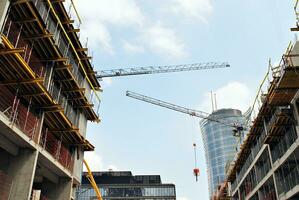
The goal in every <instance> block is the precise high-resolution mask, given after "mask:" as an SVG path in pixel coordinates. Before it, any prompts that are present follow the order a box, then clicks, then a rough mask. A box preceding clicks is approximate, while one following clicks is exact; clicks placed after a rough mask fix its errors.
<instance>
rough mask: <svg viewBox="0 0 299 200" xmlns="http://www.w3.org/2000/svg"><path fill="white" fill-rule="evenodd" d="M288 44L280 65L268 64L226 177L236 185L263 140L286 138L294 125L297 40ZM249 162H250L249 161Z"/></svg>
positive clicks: (298, 83)
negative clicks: (237, 178) (293, 102)
mask: <svg viewBox="0 0 299 200" xmlns="http://www.w3.org/2000/svg"><path fill="white" fill-rule="evenodd" d="M295 45H296V46H294V45H293V44H291V43H290V44H289V46H288V48H287V50H286V52H285V53H284V54H283V56H282V59H281V61H280V63H279V65H278V66H275V67H273V66H272V65H271V64H269V69H268V72H267V73H266V76H265V78H264V79H263V81H262V83H261V86H260V88H259V90H258V93H257V95H256V98H255V100H254V104H253V106H252V110H251V119H250V120H251V126H250V129H249V132H248V133H247V134H246V136H245V137H244V139H243V143H242V144H241V145H240V151H238V153H237V154H236V156H235V158H234V161H233V162H232V163H231V165H230V167H229V169H228V172H227V176H228V181H230V182H233V184H235V183H234V182H235V179H236V174H237V173H238V174H239V176H242V174H244V173H245V171H246V169H247V167H249V164H250V163H251V162H250V159H248V158H251V157H253V158H254V157H255V156H256V154H257V151H254V150H255V149H260V147H261V145H263V144H264V143H267V144H270V143H272V142H275V141H277V140H279V139H280V138H281V137H283V136H284V135H283V133H284V131H283V128H284V127H286V126H288V127H289V126H292V123H293V120H292V118H293V116H292V110H291V108H290V106H289V105H290V103H291V101H292V99H293V98H294V96H295V94H296V92H297V91H298V89H299V73H298V72H299V71H298V70H299V66H298V62H299V59H298V56H299V54H298V53H297V52H296V51H298V50H297V49H298V45H299V44H298V43H296V44H295ZM246 163H248V164H246Z"/></svg>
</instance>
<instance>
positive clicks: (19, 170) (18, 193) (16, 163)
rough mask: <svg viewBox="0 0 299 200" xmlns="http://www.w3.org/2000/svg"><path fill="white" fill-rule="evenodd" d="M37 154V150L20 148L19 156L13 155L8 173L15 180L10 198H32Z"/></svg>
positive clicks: (20, 199) (26, 199)
mask: <svg viewBox="0 0 299 200" xmlns="http://www.w3.org/2000/svg"><path fill="white" fill-rule="evenodd" d="M37 156H38V152H37V151H34V150H31V149H20V151H19V154H18V155H17V156H15V157H11V159H10V161H9V168H8V175H9V176H11V177H12V180H13V183H12V190H11V194H10V199H18V200H29V199H30V195H31V190H32V185H33V179H34V175H35V169H36V163H37Z"/></svg>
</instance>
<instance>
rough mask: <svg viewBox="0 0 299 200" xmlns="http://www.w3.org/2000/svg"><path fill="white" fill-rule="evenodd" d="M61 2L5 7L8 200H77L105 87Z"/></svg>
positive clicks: (2, 167) (2, 64)
mask: <svg viewBox="0 0 299 200" xmlns="http://www.w3.org/2000/svg"><path fill="white" fill-rule="evenodd" d="M73 22H74V20H73V19H71V18H70V17H69V15H68V12H67V11H66V8H65V7H64V4H63V1H61V0H51V1H50V0H11V1H10V0H2V1H0V28H1V29H0V30H1V32H0V34H1V38H0V41H1V43H0V72H1V73H0V95H1V98H0V111H1V112H0V127H1V128H0V199H1V200H5V199H16V200H28V199H30V197H31V198H34V196H39V197H38V198H37V199H58V200H66V199H74V198H75V193H76V191H75V190H76V187H77V186H78V185H79V184H80V182H81V172H82V161H83V154H84V151H91V150H93V149H94V147H93V146H92V144H90V143H89V142H88V141H87V140H86V139H85V135H86V125H87V121H88V120H89V121H95V122H98V121H99V116H98V109H99V103H100V101H99V98H98V95H97V91H99V90H100V85H99V82H98V81H97V79H96V76H95V72H94V70H93V67H92V64H91V61H90V59H91V57H90V56H88V55H87V48H86V47H83V46H82V44H81V43H80V41H79V37H78V31H79V29H78V28H75V27H74V25H73Z"/></svg>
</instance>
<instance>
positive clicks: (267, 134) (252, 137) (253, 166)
mask: <svg viewBox="0 0 299 200" xmlns="http://www.w3.org/2000/svg"><path fill="white" fill-rule="evenodd" d="M298 55H299V43H298V42H295V44H294V45H293V44H291V45H290V46H289V47H288V49H287V51H286V52H285V54H284V55H283V57H282V60H281V62H280V64H279V66H278V67H275V68H271V70H270V69H269V72H268V73H267V75H266V77H265V79H264V81H263V83H262V85H261V88H264V89H265V90H264V92H262V90H259V93H258V96H257V101H256V103H255V104H254V105H255V106H254V107H253V119H252V126H251V128H250V130H249V133H248V134H247V135H246V136H245V138H244V142H243V143H242V145H241V147H240V151H239V152H238V153H237V154H236V156H235V159H234V161H233V162H232V163H231V165H230V167H229V169H228V172H227V177H228V181H229V182H230V184H229V186H228V188H229V191H230V195H229V196H232V198H233V199H242V200H243V199H246V200H247V199H250V200H259V199H261V200H268V199H269V200H270V199H271V200H275V199H282V200H284V199H292V200H293V199H294V200H295V199H299V138H298V133H299V126H298V124H299V73H298V71H299V67H298V66H299V57H298ZM265 92H266V93H265Z"/></svg>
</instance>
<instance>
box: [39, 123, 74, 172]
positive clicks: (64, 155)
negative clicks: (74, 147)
mask: <svg viewBox="0 0 299 200" xmlns="http://www.w3.org/2000/svg"><path fill="white" fill-rule="evenodd" d="M40 145H41V146H42V147H43V148H44V149H45V150H46V151H47V152H49V153H50V154H51V155H52V156H53V157H54V158H55V159H56V160H58V162H59V163H60V164H61V165H62V166H63V167H65V168H66V169H68V170H69V171H72V170H73V166H74V160H73V156H72V154H71V152H70V150H69V149H68V148H67V147H66V145H64V144H63V143H62V142H61V140H58V139H57V138H56V137H55V136H54V135H53V134H52V133H51V132H48V131H47V130H46V129H43V130H42V138H41V140H40Z"/></svg>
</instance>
